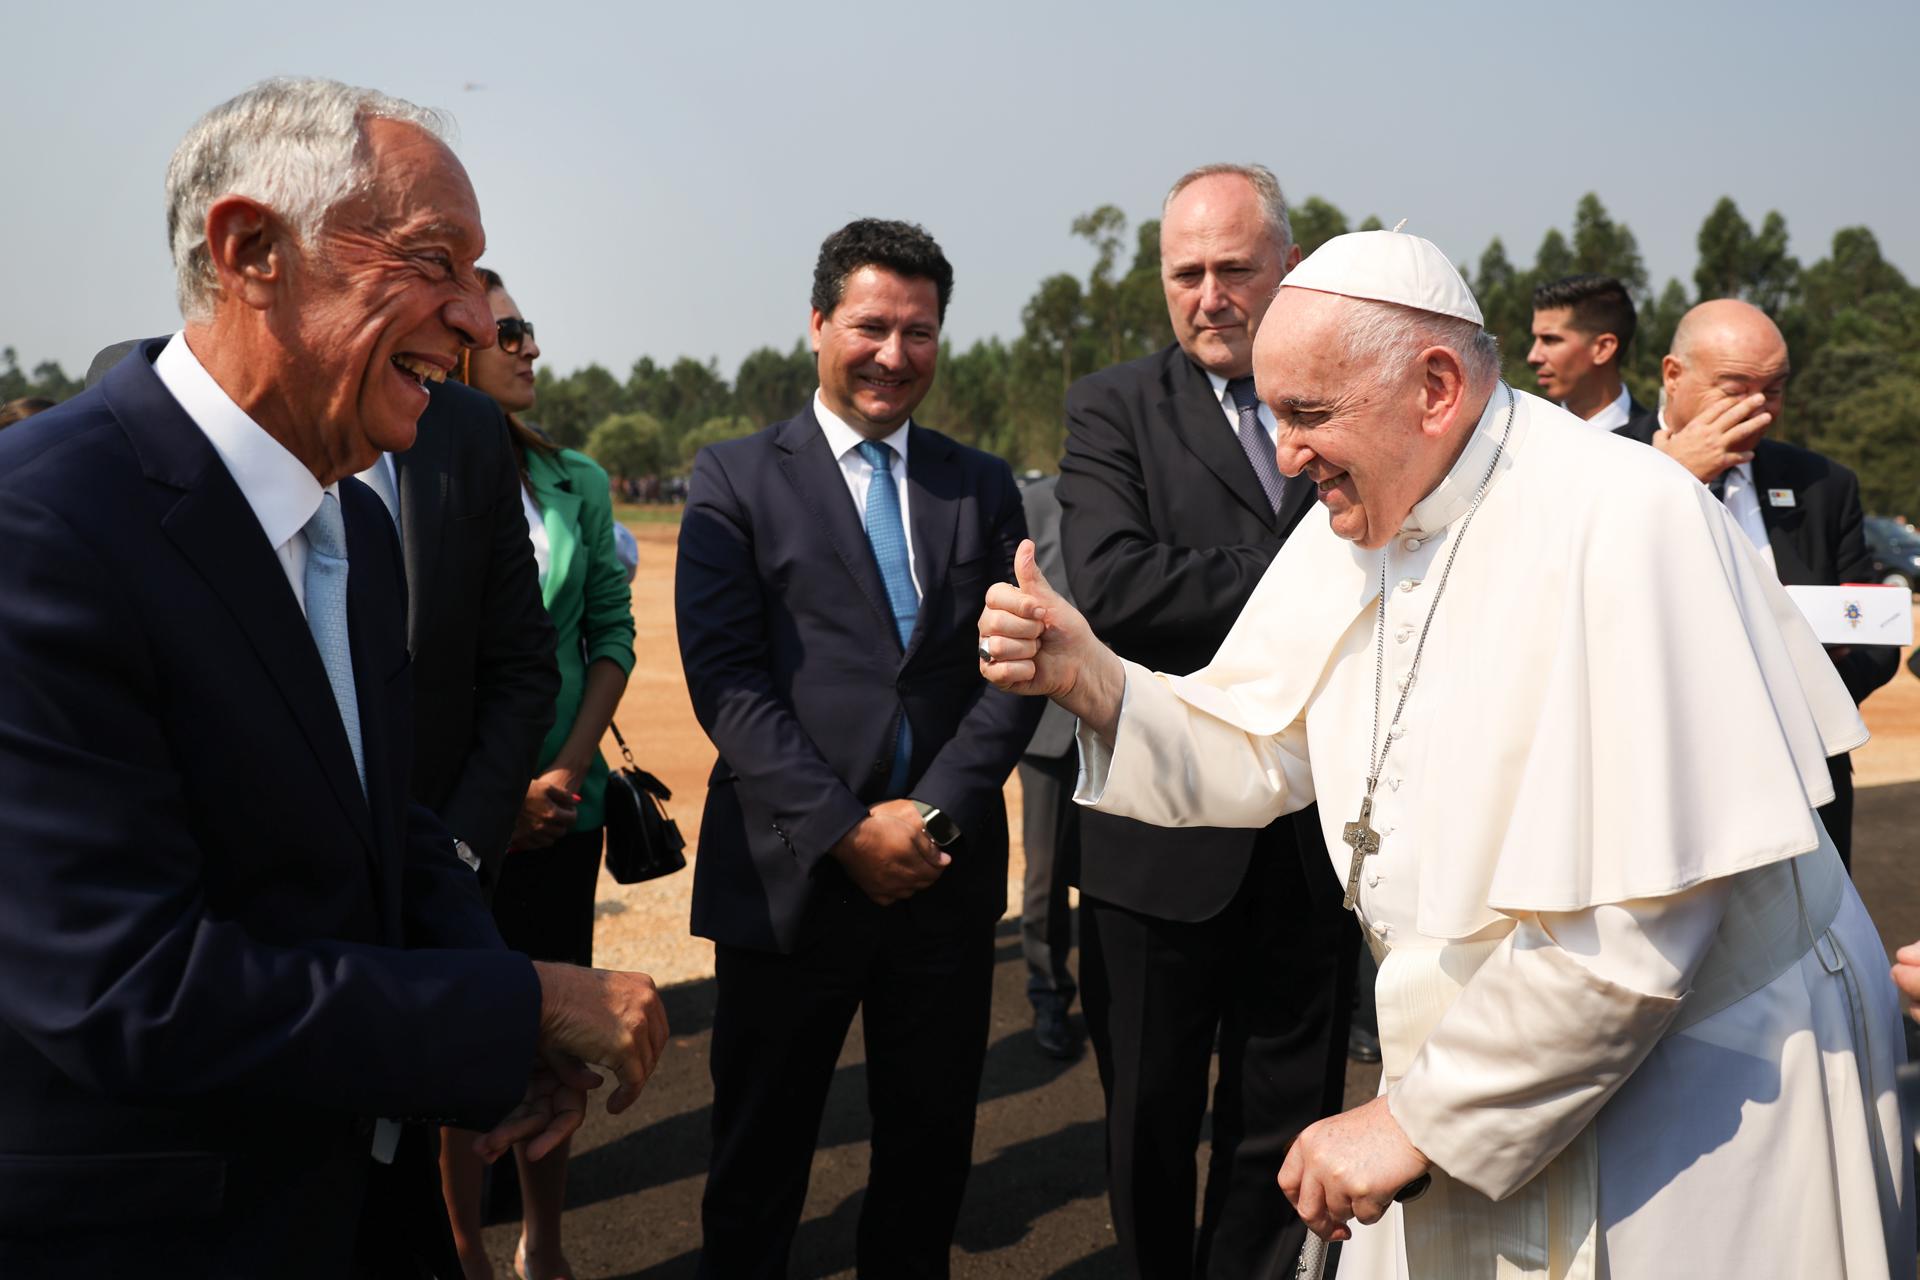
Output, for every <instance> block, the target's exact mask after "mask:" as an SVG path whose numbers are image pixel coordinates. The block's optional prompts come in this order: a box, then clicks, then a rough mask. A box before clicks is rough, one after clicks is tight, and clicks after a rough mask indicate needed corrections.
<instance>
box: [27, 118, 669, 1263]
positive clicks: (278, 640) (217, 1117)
mask: <svg viewBox="0 0 1920 1280" xmlns="http://www.w3.org/2000/svg"><path fill="white" fill-rule="evenodd" d="M441 127H442V126H441V124H440V122H439V119H438V117H436V116H433V115H431V114H429V113H427V112H425V111H422V110H421V109H420V108H418V107H415V106H413V105H412V104H410V103H405V102H402V101H400V100H398V99H394V98H390V97H387V96H385V95H382V94H377V93H374V92H372V91H369V90H364V89H354V88H351V87H349V86H346V85H340V84H335V83H332V82H329V81H321V80H290V81H270V82H267V83H266V84H263V85H260V86H257V87H256V88H254V89H252V90H249V91H248V92H247V93H245V94H242V95H241V96H240V97H238V98H236V99H234V100H233V101H231V102H228V103H226V104H223V105H222V106H220V107H217V108H215V109H214V110H213V111H212V112H209V113H208V114H207V116H205V117H203V118H202V119H201V120H200V121H199V122H198V123H197V124H196V125H195V126H194V128H193V129H192V130H191V131H190V132H189V133H188V135H187V138H186V139H185V140H184V141H183V142H182V143H181V145H180V147H179V149H178V150H177V151H176V152H175V155H174V159H173V162H172V164H171V166H170V167H169V171H168V182H167V191H168V201H169V209H168V222H169V226H170V229H171V232H172V243H173V246H174V260H175V268H176V273H177V275H178V278H179V291H180V299H181V305H182V311H183V313H184V315H185V317H186V327H185V329H184V330H183V331H182V332H181V333H178V334H175V335H174V336H173V337H171V338H166V339H154V340H150V341H147V342H143V343H141V344H139V345H138V347H137V348H136V350H135V351H134V352H133V353H131V354H130V355H129V356H128V357H127V358H126V359H124V360H123V361H122V362H121V363H120V364H119V365H117V366H115V367H114V369H113V370H112V371H111V372H110V373H109V374H108V375H107V376H106V377H105V379H104V380H103V381H102V382H101V383H100V384H99V385H98V386H96V387H94V388H92V389H90V390H88V391H87V392H85V393H83V394H82V395H80V396H77V397H75V398H74V399H73V400H71V401H69V402H67V404H65V405H62V406H61V407H60V408H59V409H57V410H50V411H49V412H48V413H46V414H44V415H41V416H40V417H39V418H37V419H35V420H33V421H32V422H29V423H27V424H25V425H23V426H22V427H20V428H16V429H13V430H10V431H8V432H7V433H6V435H5V438H4V439H3V440H0V486H3V487H4V489H5V493H4V495H0V528H3V536H4V539H5V542H6V544H7V546H8V548H9V554H8V555H7V556H5V557H0V660H4V663H5V665H6V668H7V670H8V673H9V679H8V680H7V681H6V682H4V683H0V856H4V858H5V861H6V864H7V866H8V869H9V872H8V874H9V883H8V889H7V892H6V893H5V894H4V895H0V1078H4V1079H5V1081H6V1088H5V1089H0V1274H5V1275H7V1276H8V1277H10V1278H11V1277H28V1278H33V1277H41V1276H68V1275H135V1274H138V1275H150V1276H168V1277H171V1276H193V1277H219V1278H223V1280H225V1278H231V1280H238V1278H239V1277H252V1276H261V1275H273V1276H284V1277H315V1278H316V1280H318V1278H319V1277H327V1278H328V1280H333V1278H336V1277H339V1276H343V1275H365V1274H394V1273H400V1274H404V1273H405V1270H404V1268H400V1267H397V1266H396V1267H394V1268H388V1267H386V1266H384V1265H381V1264H382V1263H384V1262H387V1261H391V1260H389V1259H375V1260H373V1262H372V1266H371V1268H369V1267H368V1266H365V1265H362V1264H364V1263H366V1262H367V1260H365V1259H357V1258H356V1257H355V1256H354V1255H355V1250H354V1245H355V1221H356V1217H357V1215H358V1213H359V1210H360V1207H361V1200H362V1192H363V1188H364V1186H365V1183H366V1168H367V1162H368V1155H369V1152H370V1151H371V1152H373V1153H375V1154H376V1155H380V1154H383V1153H385V1152H389V1151H390V1150H391V1148H390V1143H391V1141H392V1134H393V1133H394V1132H396V1126H395V1125H394V1124H393V1123H392V1121H391V1120H387V1119H380V1118H381V1117H395V1118H402V1119H413V1120H417V1121H422V1122H435V1123H437V1122H440V1121H443V1120H447V1119H454V1118H458V1119H460V1120H461V1121H463V1122H464V1123H466V1124H469V1125H471V1126H473V1127H477V1128H480V1129H487V1128H488V1127H489V1126H492V1128H491V1131H490V1132H489V1133H487V1134H486V1136H485V1137H484V1138H483V1139H482V1142H483V1145H484V1147H485V1149H486V1151H487V1152H489V1153H494V1154H497V1153H498V1152H501V1151H504V1150H506V1149H507V1147H508V1146H509V1145H510V1143H511V1142H512V1141H514V1140H515V1139H516V1138H532V1139H534V1145H536V1146H537V1147H540V1148H542V1149H549V1148H551V1147H552V1146H553V1145H555V1144H557V1143H558V1142H560V1141H562V1140H564V1139H565V1137H566V1136H567V1135H568V1134H569V1133H570V1132H571V1131H572V1130H573V1129H574V1128H576V1127H577V1126H578V1124H579V1120H580V1116H581V1114H582V1111H583V1108H584V1105H585V1099H584V1096H583V1093H582V1090H583V1089H584V1088H585V1087H588V1086H590V1084H592V1083H597V1081H595V1080H594V1079H593V1077H592V1075H591V1073H588V1072H583V1071H582V1069H581V1068H580V1065H579V1060H581V1059H585V1060H587V1061H591V1062H599V1063H602V1064H604V1065H607V1066H609V1067H611V1068H613V1069H614V1071H615V1073H616V1074H617V1075H618V1076H619V1077H620V1080H621V1087H620V1088H619V1089H618V1090H616V1092H615V1093H614V1095H613V1097H612V1099H611V1102H610V1105H612V1106H613V1107H615V1108H616V1109H617V1108H619V1107H623V1106H625V1105H626V1104H627V1103H628V1102H630V1101H631V1100H632V1098H633V1097H634V1096H635V1095H636V1094H637V1093H638V1091H639V1089H640V1087H641V1086H642V1085H643V1084H644V1083H645V1080H646V1077H647V1075H648V1073H649V1072H650V1071H651V1070H652V1067H653V1064H654V1062H655V1060H656V1058H657V1056H658V1053H659V1051H660V1049H661V1047H662V1046H663V1044H664V1041H665V1020H664V1016H663V1014H662V1011H661V1008H660V1003H659V997H658V995H657V993H655V992H654V990H653V985H652V983H651V981H650V980H648V979H646V978H645V977H644V976H643V975H631V974H612V973H597V972H593V971H588V970H581V969H574V968H571V967H570V966H565V965H536V964H534V963H532V962H530V961H528V960H527V959H526V958H525V957H523V956H517V955H514V954H512V953H510V952H507V951H506V950H504V948H502V947H501V945H500V940H499V935H498V933H497V932H496V931H495V930H494V928H493V924H492V920H491V918H490V917H489V915H488V913H487V911H486V909H485V905H484V903H483V902H482V901H481V899H480V895H479V893H478V890H477V888H476V886H475V882H474V876H473V872H472V871H471V870H470V869H469V868H468V867H466V866H464V865H462V863H461V862H460V861H459V860H458V859H457V858H456V856H455V854H454V849H453V842H452V840H451V839H450V838H449V837H448V835H447V834H446V832H445V830H444V829H443V828H442V827H441V826H440V825H439V824H438V822H436V821H435V820H434V818H433V816H432V815H431V814H430V813H429V812H428V811H427V810H425V809H424V808H421V807H419V806H414V805H410V804H409V803H408V798H407V792H408V762H409V760H410V759H411V756H412V722H411V717H410V715H409V711H408V707H409V702H410V687H409V685H410V682H409V660H408V655H407V652H406V645H405V638H406V631H405V613H406V591H405V585H404V578H403V576H402V569H401V560H400V552H399V548H398V545H397V544H396V542H395V539H394V532H393V524H392V521H391V520H390V519H389V518H388V516H387V514H386V513H385V511H384V510H382V508H381V506H380V502H379V500H378V499H377V498H376V497H375V496H374V495H373V494H372V493H371V492H369V491H368V490H367V488H366V487H365V486H364V485H362V484H360V483H359V482H358V481H356V480H354V479H352V476H353V474H354V473H355V472H356V471H358V470H360V469H361V468H363V467H365V466H366V465H367V464H368V463H370V462H371V461H372V460H373V458H374V457H375V456H376V455H377V454H378V453H379V452H380V451H381V450H399V449H405V448H406V447H407V446H408V445H409V444H410V443H411V442H412V440H413V437H414V430H415V421H416V419H417V418H418V417H419V415H420V412H421V410H422V409H423V408H424V407H425V405H426V403H427V399H428V396H427V392H426V390H425V384H426V383H428V382H430V381H432V380H434V379H435V378H436V377H437V376H438V375H439V374H440V373H442V372H443V371H444V370H445V369H447V368H448V367H450V366H451V364H452V362H453V360H454V358H455V356H456V355H457V354H458V352H459V351H460V349H461V348H462V347H465V346H473V345H477V344H480V343H483V342H485V341H487V340H489V339H490V337H491V327H490V326H489V325H488V324H487V323H486V321H487V311H486V306H485V301H484V298H483V296H482V293H481V291H480V288H479V283H478V280H477V278H476V277H475V276H474V273H473V258H474V256H475V255H476V254H477V253H478V252H479V249H480V245H481V243H482V240H483V232H482V230H481V227H480V220H479V210H478V207H477V204H476V202H475V200H474V197H473V191H472V188H471V186H470V185H469V183H468V181H467V178H466V174H465V171H464V170H463V169H462V168H461V167H460V164H459V162H458V160H456V159H455V158H454V156H453V153H452V152H451V151H450V150H449V149H448V148H447V147H446V145H445V143H444V142H442V141H441V140H440V137H439V133H438V130H439V129H440V128H441ZM263 167H266V168H268V169H270V175H271V179H272V180H269V178H268V177H264V176H263V174H262V168H263ZM260 192H276V193H279V194H276V195H273V196H267V195H261V194H257V193H260Z"/></svg>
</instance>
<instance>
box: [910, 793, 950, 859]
mask: <svg viewBox="0 0 1920 1280" xmlns="http://www.w3.org/2000/svg"><path fill="white" fill-rule="evenodd" d="M913 807H914V808H915V809H916V810H917V811H918V812H919V814H920V821H921V822H922V823H924V824H925V825H926V828H927V836H928V838H929V839H931V840H932V841H933V842H934V844H936V845H938V846H939V847H940V848H942V849H951V848H952V847H953V845H954V842H955V841H957V840H959V839H960V824H959V823H957V822H955V821H954V820H953V819H952V818H950V817H948V816H947V815H946V814H944V813H942V812H940V810H938V809H936V808H934V807H933V806H932V805H930V804H928V803H927V802H926V801H924V800H915V801H914V802H913Z"/></svg>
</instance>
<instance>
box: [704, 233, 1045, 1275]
mask: <svg viewBox="0 0 1920 1280" xmlns="http://www.w3.org/2000/svg"><path fill="white" fill-rule="evenodd" d="M952 288H953V269H952V268H951V267H950V266H949V265H948V264H947V260H946V257H945V256H944V255H943V254H942V253H941V252H940V247H939V246H938V245H937V244H935V243H934V241H933V239H932V237H930V236H928V235H927V233H926V232H925V231H923V230H921V229H920V228H919V227H916V226H912V225H909V224H906V223H900V222H883V221H878V220H873V219H863V220H861V221H858V222H854V223H851V224H849V225H848V226H846V227H844V228H842V229H841V230H840V231H837V232H835V233H834V234H833V235H831V236H829V237H828V238H827V240H826V243H825V244H824V245H823V246H822V247H821V251H820V259H819V263H818V265H817V266H816V268H815V271H814V284H813V311H812V320H811V329H812V339H813V349H814V352H815V354H816V357H817V362H818V367H819V376H820V387H819V390H818V391H817V392H816V393H815V394H814V397H813V402H812V404H810V405H809V406H807V407H805V408H803V409H802V410H801V411H800V413H799V414H798V415H796V416H795V417H792V418H789V419H787V420H786V421H784V422H778V423H775V424H774V425H773V426H771V427H768V428H767V429H766V430H764V431H761V432H760V433H758V434H757V435H753V436H750V437H748V438H746V439H744V440H736V441H731V442H728V443H726V444H719V445H712V446H709V447H708V448H706V449H704V450H702V451H701V453H700V456H699V458H698V459H697V460H696V461H695V463H694V470H693V481H692V484H691V486H690V488H689V492H688V496H687V511H686V516H685V518H684V520H683V521H682V523H681V526H680V558H679V567H678V571H677V574H676V580H675V590H674V599H675V606H674V612H675V616H676V618H677V619H678V623H679V629H680V653H681V659H682V662H683V663H684V665H685V667H686V673H687V684H688V687H689V689H690V690H691V692H692V695H693V707H694V712H695V714H696V715H698V716H699V718H700V723H701V725H702V726H703V727H704V728H705V729H706V731H707V733H708V735H709V736H710V737H711V738H712V739H713V743H714V746H715V747H717V748H718V749H719V753H720V758H719V760H718V761H717V762H716V763H715V765H714V769H713V775H712V778H711V780H710V782H709V784H708V791H707V805H706V812H705V815H704V816H703V817H702V819H701V823H700V856H699V859H698V861H697V862H696V863H695V868H694V884H693V931H694V932H695V933H696V934H699V935H701V936H704V937H708V938H712V939H713V940H714V942H715V943H716V944H717V947H716V955H715V970H716V973H715V976H716V978H717V980H718V986H719V995H718V1005H717V1008H716V1010H715V1013H714V1025H713V1056H712V1071H713V1083H714V1105H713V1162H712V1165H711V1167H710V1169H709V1171H708V1177H707V1188H706V1195H705V1198H704V1201H703V1203H702V1210H701V1212H702V1224H703V1228H704V1240H703V1244H702V1248H701V1261H700V1274H701V1275H702V1276H708V1277H716V1278H718V1277H725V1280H741V1278H744V1277H760V1276H765V1277H780V1276H784V1275H786V1268H787V1256H788V1253H789V1251H790V1249H791V1246H792V1243H793V1235H794V1230H795V1228H796V1226H797V1225H798V1223H799V1220H800V1211H801V1206H802V1203H803V1201H804V1200H805V1198H806V1189H807V1175H808V1171H809V1167H810V1164H811V1161H812V1157H813V1148H814V1142H815V1140H816V1138H817V1135H818V1133H819V1128H820V1113H821V1108H822V1106H823V1105H824V1103H825V1101H826V1094H827V1086H828V1084H829V1082H830V1081H831V1079H832V1077H833V1069H834V1063H835V1061H836V1059H837V1058H838V1057H839V1053H840V1048H841V1044H842V1042H843V1041H844V1040H845V1038H846V1033H847V1028H848V1026H849V1025H850V1024H851V1022H852V1020H853V1015H854V1012H855V1010H857V1009H858V1010H863V1018H864V1026H865V1031H866V1048H867V1066H866V1069H867V1098H868V1103H869V1105H870V1107H871V1109H872V1112H873V1164H872V1174H871V1181H870V1183H869V1186H868V1188H867V1195H866V1203H865V1205H864V1207H863V1208H862V1210H861V1214H860V1227H859V1242H858V1253H859V1273H860V1274H861V1275H862V1276H886V1277H889V1278H892V1277H920V1276H945V1275H946V1274H947V1255H948V1253H949V1251H950V1250H951V1248H952V1243H953V1231H954V1223H955V1220H956V1218H957V1217H958V1215H959V1210H960V1198H961V1194H962V1192H963V1190H964V1189H965V1186H966V1180H967V1172H968V1169H969V1167H970V1165H971V1163H972V1148H973V1118H974V1108H975V1104H976V1102H977V1100H978V1097H979V1092H980V1070H981V1066H982V1063H983V1061H984V1058H985V1053H986V1040H987V1020H988V1011H989V1007H990V1004H991V995H992V986H991V984H992V976H993V929H994V924H995V922H996V921H997V920H999V918H1000V916H1001V914H1002V913H1003V912H1004V911H1005V909H1006V889H1007V883H1006V882H1007V815H1006V807H1005V805H1004V803H1003V801H1002V798H1001V787H1002V786H1003V784H1004V783H1005V782H1006V779H1007V776H1008V774H1009V773H1011V772H1012V770H1013V766H1014V763H1015V762H1016V761H1017V760H1018V759H1019V757H1020V752H1021V750H1022V749H1023V748H1024V747H1025V746H1026V742H1027V738H1028V737H1029V736H1030V735H1031V734H1032V732H1033V726H1034V723H1035V722H1036V721H1037V720H1038V718H1039V716H1040V712H1041V710H1042V708H1041V705H1040V704H1039V703H1038V702H1037V701H1034V700H1030V699H1021V698H1014V697H1009V696H1007V695H1004V694H1001V693H999V692H997V691H995V690H992V689H990V688H988V687H987V685H986V683H985V682H984V681H983V680H981V679H980V675H979V664H978V662H977V660H976V658H975V656H974V650H975V645H976V642H977V635H976V630H975V627H974V620H975V619H976V617H977V616H978V615H979V612H980V609H981V607H982V605H983V604H984V602H985V598H986V589H987V584H988V583H990V582H992V581H994V580H996V579H1005V578H1007V577H1009V575H1010V574H1011V573H1012V569H1013V554H1014V551H1015V550H1016V549H1017V548H1018V547H1019V545H1020V540H1021V539H1022V538H1023V537H1024V536H1025V534H1026V519H1025V516H1024V515H1023V513H1022V510H1021V505H1020V493H1019V490H1018V489H1017V488H1016V487H1015V485H1014V482H1013V473H1012V471H1011V470H1010V469H1009V468H1008V467H1007V464H1006V463H1005V462H1003V461H1001V460H1000V459H999V458H996V457H993V456H991V455H989V454H985V453H981V452H979V451H978V450H975V449H969V448H967V447H965V446H964V445H961V444H958V443H956V442H954V441H953V440H950V439H948V438H947V437H946V436H943V435H940V434H939V433H937V432H934V431H931V430H929V429H928V428H926V427H924V426H922V425H920V424H919V423H918V422H915V421H912V414H913V410H914V408H915V407H916V406H917V405H918V404H919V403H920V401H921V398H922V397H924V396H925V395H926V393H927V389H928V388H929V387H930V386H931V385H932V383H933V377H934V366H935V362H936V358H937V356H938V353H939V349H940V325H941V323H942V321H943V320H944V319H945V316H946V306H947V298H948V295H949V294H950V293H951V291H952Z"/></svg>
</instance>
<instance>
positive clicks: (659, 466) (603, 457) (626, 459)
mask: <svg viewBox="0 0 1920 1280" xmlns="http://www.w3.org/2000/svg"><path fill="white" fill-rule="evenodd" d="M586 453H587V456H588V457H590V458H592V459H593V460H594V461H595V462H597V463H599V464H600V465H601V466H602V467H605V468H606V470H607V474H608V475H612V476H651V475H659V474H660V473H661V472H663V471H665V470H666V463H667V457H668V442H667V433H666V430H665V428H663V427H662V426H661V425H660V420H659V419H658V418H656V417H654V416H653V415H652V414H650V413H614V414H609V415H608V416H606V417H605V418H602V419H601V420H600V423H599V425H597V426H596V427H594V429H593V430H592V432H590V433H589V434H588V436H587V444H586Z"/></svg>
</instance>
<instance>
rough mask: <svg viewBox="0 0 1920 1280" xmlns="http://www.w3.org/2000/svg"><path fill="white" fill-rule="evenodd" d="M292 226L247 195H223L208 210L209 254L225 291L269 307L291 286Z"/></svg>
mask: <svg viewBox="0 0 1920 1280" xmlns="http://www.w3.org/2000/svg"><path fill="white" fill-rule="evenodd" d="M293 249H294V238H293V232H292V229H291V228H289V227H288V226H287V224H286V223H285V222H283V221H282V220H281V218H280V216H279V215H278V214H276V213H274V211H273V210H271V209H269V208H267V206H265V205H263V204H261V203H260V202H259V201H258V200H253V199H250V198H249V197H247V196H240V195H229V196H222V197H221V198H220V199H218V200H216V201H214V202H213V207H212V208H210V209H208V210H207V253H208V256H209V257H210V258H211V259H212V262H213V274H214V277H215V278H216V279H217V280H219V282H220V292H221V293H222V294H223V295H224V296H226V297H229V298H235V299H238V300H239V301H241V302H243V303H245V304H246V305H247V306H249V307H252V308H253V309H254V310H256V311H265V310H266V309H267V308H268V307H269V306H271V305H272V304H273V302H274V300H275V299H276V298H277V297H278V296H279V295H280V292H281V290H282V289H284V288H285V287H286V284H287V279H288V274H289V272H290V270H291V268H292V265H293Z"/></svg>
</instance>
